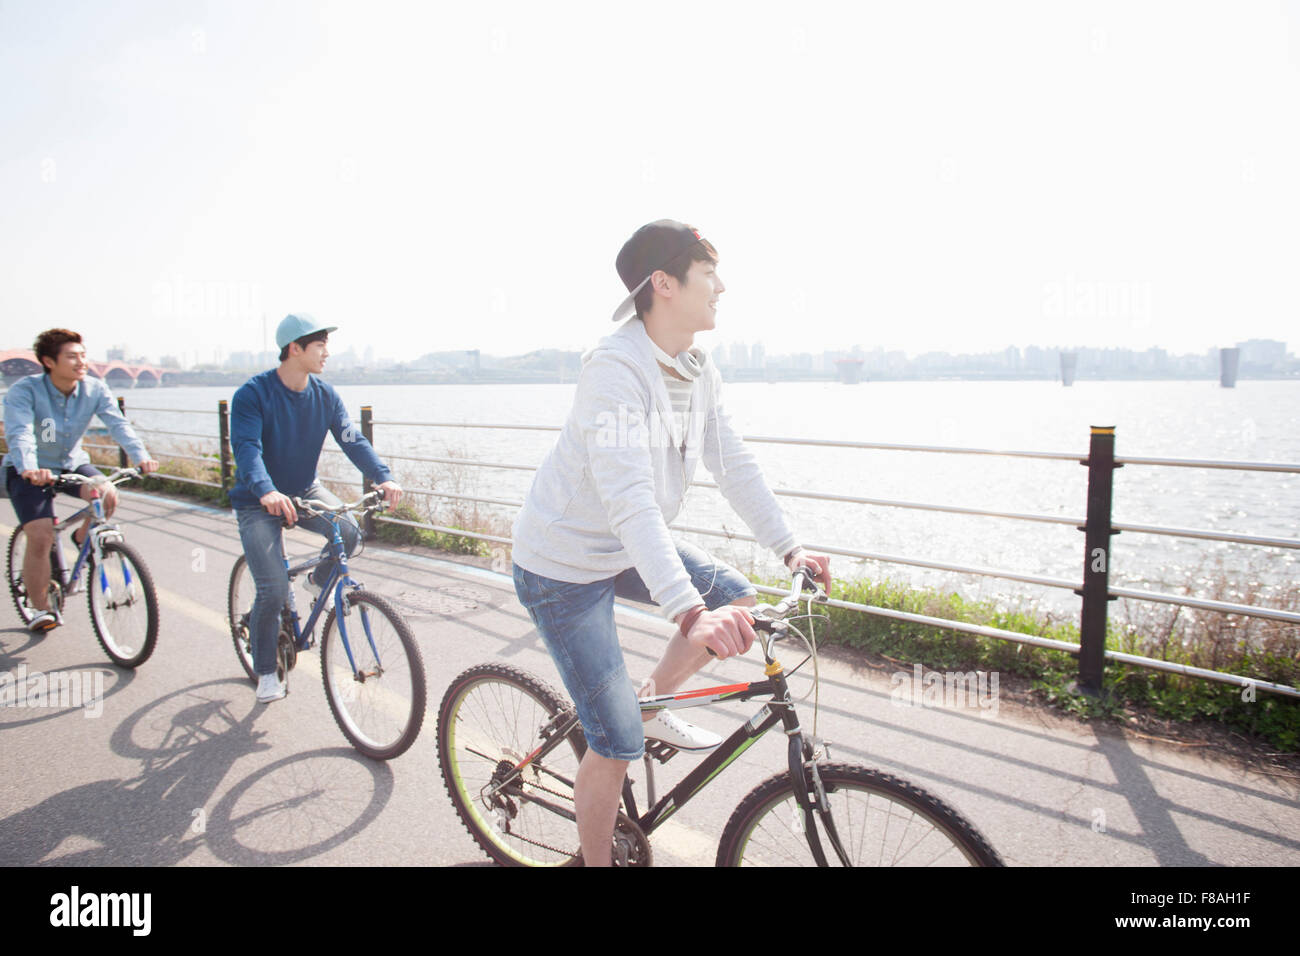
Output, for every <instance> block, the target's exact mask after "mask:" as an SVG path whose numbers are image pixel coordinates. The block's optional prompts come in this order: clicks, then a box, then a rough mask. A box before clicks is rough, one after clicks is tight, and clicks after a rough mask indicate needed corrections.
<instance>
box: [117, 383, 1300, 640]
mask: <svg viewBox="0 0 1300 956" xmlns="http://www.w3.org/2000/svg"><path fill="white" fill-rule="evenodd" d="M233 391H234V389H233V388H232V387H214V388H174V389H173V388H167V389H158V390H148V391H146V390H140V391H133V392H126V393H124V394H125V397H126V401H127V406H128V413H129V414H130V417H131V418H132V419H133V420H134V421H136V422H137V423H138V424H139V425H140V426H141V427H142V428H144V429H150V428H152V429H163V430H166V431H180V432H194V433H196V434H203V435H210V436H213V440H212V441H211V445H212V446H215V434H216V421H217V420H216V416H215V415H214V414H211V413H212V412H213V411H214V410H215V407H216V402H217V400H218V399H220V398H229V397H230V396H231V395H232V394H233ZM339 391H340V393H341V394H342V396H343V399H344V401H345V402H346V403H347V405H348V407H349V409H351V410H352V412H353V414H354V416H358V417H359V413H360V407H361V405H363V404H369V405H371V406H373V408H374V416H375V419H376V422H377V424H376V426H375V444H376V446H377V448H378V450H379V452H380V454H381V455H403V454H405V455H417V456H430V457H433V456H439V457H441V456H449V457H457V458H468V459H472V460H477V461H489V462H496V463H515V464H525V465H531V466H535V465H536V464H537V463H539V462H540V461H541V459H542V457H543V456H544V455H545V453H546V451H547V449H548V448H549V447H550V445H551V443H552V442H553V441H554V433H549V432H528V431H501V430H485V429H469V428H460V427H438V428H430V427H417V426H405V425H396V424H390V423H393V422H406V421H439V422H449V423H495V424H529V425H558V424H560V423H561V422H562V421H563V420H564V416H565V415H566V414H567V412H568V409H569V406H570V404H571V402H572V399H573V392H574V386H573V385H502V386H487V385H473V386H470V385H464V386H461V385H424V386H420V385H416V386H382V385H366V386H346V387H342V388H340V389H339ZM724 398H725V401H726V406H727V409H728V411H729V413H730V414H731V416H732V420H733V424H734V426H735V427H736V428H737V429H738V430H739V431H740V432H741V433H742V434H745V435H761V436H773V437H799V438H822V439H838V440H848V441H865V442H893V443H904V444H921V445H945V446H960V447H975V448H986V449H1003V450H1023V451H1050V452H1064V453H1069V454H1072V455H1077V456H1078V457H1079V458H1083V457H1085V456H1086V454H1087V449H1088V440H1089V426H1091V425H1113V426H1115V427H1116V454H1117V456H1118V457H1120V458H1123V457H1125V456H1134V457H1168V458H1198V459H1220V460H1222V459H1227V460H1234V461H1282V462H1291V463H1296V462H1300V382H1286V381H1245V382H1240V383H1238V386H1237V388H1235V389H1223V388H1220V387H1219V386H1218V384H1217V383H1215V382H1184V381H1158V382H1078V383H1076V384H1075V385H1074V386H1073V387H1071V388H1064V387H1062V386H1061V385H1060V384H1059V383H1049V382H966V381H928V382H865V383H862V384H858V385H842V384H839V383H821V382H808V383H781V384H771V385H769V384H764V383H753V384H749V383H743V384H742V383H737V384H731V385H728V386H726V389H725V392H724ZM162 409H166V410H165V411H164V410H162ZM177 409H180V410H186V411H192V412H194V413H195V414H181V413H178V412H177V411H175V410H177ZM146 440H147V441H149V443H150V447H151V448H152V449H154V450H155V451H156V452H162V451H165V450H167V449H168V448H171V449H173V450H177V449H179V448H182V447H184V446H185V445H186V444H188V443H191V442H192V443H194V444H203V442H202V440H200V439H188V438H183V437H180V438H178V437H171V436H163V435H159V434H153V435H147V436H146ZM326 447H327V448H333V447H334V446H333V442H332V441H331V440H327V442H326ZM752 448H753V451H754V453H755V454H756V455H757V457H758V458H759V460H760V461H761V462H762V464H763V468H764V473H765V474H766V476H767V478H768V481H769V483H770V484H771V485H772V486H773V487H775V488H788V489H805V490H813V491H818V492H825V493H832V494H841V495H856V496H865V497H873V498H895V499H903V500H908V501H915V502H925V503H935V504H947V505H959V506H964V507H971V508H983V509H991V510H1000V511H1014V512H1022V513H1024V512H1028V513H1034V514H1047V515H1064V516H1070V517H1082V516H1083V515H1084V513H1085V510H1086V500H1085V493H1086V477H1087V469H1086V468H1084V467H1082V466H1081V465H1080V464H1079V463H1078V462H1077V461H1041V460H1031V459H1023V458H1008V457H993V456H985V455H953V454H934V453H921V452H909V451H892V450H890V451H887V450H863V449H845V448H813V447H799V446H788V445H769V444H758V443H756V444H754V445H753V446H752ZM394 465H395V470H396V471H397V472H398V475H399V478H400V479H401V480H402V482H403V484H404V485H407V486H408V487H421V488H435V489H437V490H440V491H450V492H454V493H458V494H469V495H478V496H485V497H496V498H507V499H520V498H522V497H523V496H524V494H525V493H526V491H527V487H528V483H529V481H530V480H531V473H530V472H527V471H511V470H503V469H490V468H478V467H465V466H452V465H442V464H420V463H411V462H402V461H395V462H394ZM321 470H322V474H338V475H345V474H347V473H350V474H351V475H352V476H353V477H355V474H356V473H355V471H353V470H352V469H351V466H350V464H349V463H348V462H347V460H346V459H344V458H343V457H342V456H341V455H338V454H327V455H325V456H324V457H323V458H322V468H321ZM696 479H697V480H703V481H708V480H710V476H709V475H708V473H707V472H706V471H705V470H704V469H703V467H701V468H700V470H699V471H698V472H697V474H696ZM425 500H428V501H430V502H431V503H433V504H434V506H435V507H436V508H437V509H439V510H438V511H437V512H436V514H437V516H438V518H439V520H453V519H454V517H455V516H454V515H453V514H452V512H451V510H450V509H451V508H452V507H456V506H454V505H452V504H450V503H447V502H443V503H439V502H438V501H437V499H425ZM781 501H782V506H783V507H784V508H785V510H786V512H787V514H788V515H789V517H790V520H791V523H792V524H793V525H794V527H795V528H796V529H797V532H798V533H799V535H800V537H801V538H802V540H805V541H808V542H813V543H818V544H823V545H830V546H836V547H844V548H851V549H855V550H864V551H871V552H877V553H885V554H891V555H902V556H908V557H915V558H923V559H927V560H933V561H940V562H946V563H953V564H963V565H975V566H979V567H988V568H996V569H1002V570H1009V571H1014V572H1018V573H1026V574H1033V575H1044V576H1050V577H1055V578H1064V579H1067V580H1070V581H1072V582H1076V583H1077V582H1079V581H1081V580H1082V570H1083V535H1082V533H1080V532H1079V531H1077V530H1075V529H1074V528H1073V527H1072V526H1065V525H1050V524H1043V523H1039V522H1027V521H1013V520H1005V519H997V518H987V517H975V516H962V515H951V514H943V513H935V512H927V511H917V510H910V509H900V508H890V507H880V506H864V505H859V504H843V503H833V502H825V501H813V500H808V499H801V498H783V499H781ZM458 507H460V508H461V509H464V508H467V507H470V508H472V507H473V506H466V505H464V504H461V505H459V506H458ZM512 515H513V509H511V508H508V507H500V506H492V505H480V506H478V511H477V513H476V514H475V515H474V517H476V518H477V520H479V521H484V520H487V521H488V522H489V523H495V524H496V526H497V527H498V529H502V530H503V529H506V528H508V526H509V521H510V519H511V517H512ZM461 517H465V515H464V513H463V511H462V514H461ZM678 520H679V522H680V523H682V524H690V525H697V526H705V527H711V528H722V529H726V530H728V531H731V532H740V533H745V532H746V531H747V529H745V528H744V527H743V525H742V524H741V522H740V521H739V519H738V518H737V517H736V515H735V514H734V512H732V511H731V510H730V509H729V508H728V507H727V505H726V503H725V501H724V500H723V499H722V498H721V496H720V495H719V494H718V493H717V492H716V491H713V490H710V489H699V488H697V489H693V490H692V492H691V494H690V496H689V497H688V499H687V506H686V509H685V511H684V512H683V514H682V516H681V517H680V518H679V519H678ZM1114 520H1115V521H1116V522H1117V523H1134V524H1148V525H1162V526H1173V527H1177V528H1194V529H1203V530H1213V531H1218V532H1228V533H1234V534H1250V535H1266V536H1271V537H1288V538H1296V537H1300V475H1297V474H1294V473H1292V474H1287V473H1262V472H1242V471H1221V470H1213V469H1205V468H1173V467H1156V466H1148V465H1136V464H1130V465H1128V466H1126V467H1124V468H1121V469H1119V470H1118V471H1117V472H1116V475H1115V504H1114ZM697 541H698V543H700V544H701V545H703V546H705V547H708V548H710V549H711V550H714V551H716V552H717V553H720V554H722V555H724V556H725V557H727V558H728V559H730V560H732V561H733V562H735V563H737V564H739V565H740V566H742V567H747V568H754V569H759V570H767V571H769V572H775V571H776V570H777V566H776V565H775V564H774V563H771V562H767V560H766V558H765V556H764V555H761V554H759V553H757V551H756V549H755V548H754V547H753V546H752V545H749V544H747V543H744V542H735V541H727V540H724V539H719V538H703V537H700V538H698V539H697ZM1297 557H1298V552H1297V551H1295V550H1286V549H1279V548H1260V547H1247V546H1242V545H1235V544H1227V543H1220V542H1209V541H1203V540H1196V539H1186V538H1170V537H1165V536H1157V535H1151V534H1140V533H1132V532H1125V533H1123V534H1120V535H1117V536H1116V537H1115V539H1114V551H1113V556H1112V564H1111V582H1112V584H1113V585H1119V586H1128V587H1141V588H1147V589H1151V590H1158V591H1166V592H1171V593H1183V590H1184V588H1190V590H1191V591H1192V593H1198V594H1201V595H1203V596H1218V597H1223V598H1227V599H1234V600H1239V599H1242V598H1244V597H1249V596H1250V592H1251V590H1252V588H1254V587H1255V586H1256V584H1258V586H1259V587H1260V588H1261V589H1262V591H1263V593H1262V594H1261V595H1259V596H1257V598H1256V600H1260V601H1263V602H1264V603H1268V598H1269V596H1270V594H1272V593H1273V592H1274V591H1275V590H1276V588H1278V587H1283V586H1287V585H1289V584H1293V583H1294V582H1295V580H1296V577H1297V574H1296V572H1297V570H1298V569H1297ZM835 567H836V571H837V575H843V576H854V575H857V574H869V575H872V576H879V575H882V574H883V575H887V576H890V577H894V578H896V579H898V580H902V581H908V582H911V583H914V584H923V585H927V586H948V587H952V588H955V589H957V590H960V591H961V592H962V593H964V594H965V595H966V596H968V597H979V596H988V597H996V598H998V599H1001V600H1004V601H1007V600H1011V601H1019V602H1032V603H1037V604H1038V606H1040V607H1043V608H1048V609H1056V610H1060V611H1061V612H1062V613H1066V614H1070V613H1074V612H1077V608H1078V598H1077V597H1075V596H1074V595H1073V594H1072V593H1071V592H1070V591H1068V590H1058V589H1051V588H1041V587H1036V586H1033V585H1028V584H1021V583H1016V582H1010V581H1002V580H999V579H995V578H989V577H977V576H970V575H956V574H951V573H948V572H939V571H931V570H921V569H916V568H910V567H906V566H902V565H888V566H882V565H880V564H877V563H875V562H861V561H856V560H851V559H848V558H837V559H836V565H835ZM1225 576H1226V578H1227V580H1228V581H1229V582H1230V583H1231V585H1232V586H1233V589H1234V590H1235V591H1236V592H1237V593H1236V594H1235V595H1233V594H1226V593H1220V592H1218V591H1216V590H1215V589H1214V587H1213V583H1212V582H1213V581H1214V580H1216V579H1223V578H1224V577H1225Z"/></svg>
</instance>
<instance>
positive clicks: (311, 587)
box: [302, 574, 334, 620]
mask: <svg viewBox="0 0 1300 956" xmlns="http://www.w3.org/2000/svg"><path fill="white" fill-rule="evenodd" d="M302 586H303V588H305V589H306V591H307V593H308V594H309V595H311V603H312V606H313V607H314V606H315V605H316V602H317V601H318V600H320V592H321V587H320V585H319V584H317V583H316V582H315V581H313V580H312V579H311V575H310V574H309V575H307V576H306V577H305V578H303V581H302ZM333 604H334V589H333V588H330V593H329V595H328V596H327V597H326V598H325V607H324V608H323V609H322V610H321V614H322V615H324V614H326V613H328V612H329V609H330V607H331V606H333ZM307 613H308V614H310V613H311V611H310V610H309V611H308V612H307ZM322 620H324V618H323V617H322Z"/></svg>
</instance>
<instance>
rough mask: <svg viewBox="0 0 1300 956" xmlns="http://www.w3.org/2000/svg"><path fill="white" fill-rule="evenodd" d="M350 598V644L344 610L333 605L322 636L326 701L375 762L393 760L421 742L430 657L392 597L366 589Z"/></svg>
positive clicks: (347, 596) (350, 594) (341, 725)
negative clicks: (342, 619) (426, 657)
mask: <svg viewBox="0 0 1300 956" xmlns="http://www.w3.org/2000/svg"><path fill="white" fill-rule="evenodd" d="M344 600H346V601H347V602H348V605H349V610H348V613H347V632H348V633H347V640H346V642H345V641H344V639H343V632H342V630H341V629H340V628H339V626H338V624H339V622H338V618H337V616H336V615H337V612H338V608H330V612H329V616H328V617H326V618H325V631H324V636H323V637H322V638H321V645H320V668H321V674H322V676H323V677H324V679H325V699H326V700H327V701H329V705H330V711H331V712H332V713H333V714H334V720H335V721H336V722H337V723H338V725H339V729H340V730H342V731H343V736H345V737H347V738H348V740H349V741H350V742H351V743H352V746H354V747H356V748H357V750H359V751H361V752H362V753H363V754H365V755H366V756H367V757H371V758H373V759H375V760H391V759H392V758H393V757H397V756H399V755H401V754H403V753H405V752H406V750H407V748H408V747H410V746H411V744H412V743H414V742H415V738H416V737H417V736H418V735H419V733H420V727H421V725H422V724H423V723H424V704H425V688H424V659H423V658H422V657H421V656H420V649H419V647H417V646H416V643H415V638H414V637H413V636H412V635H411V631H410V628H408V627H407V626H406V622H405V621H403V620H402V619H401V617H399V616H398V614H397V612H396V611H395V610H393V608H392V606H391V605H390V604H389V603H388V602H387V601H385V600H383V599H382V598H380V597H378V596H377V595H374V594H369V593H367V592H366V591H345V592H344ZM349 652H351V657H350V659H349Z"/></svg>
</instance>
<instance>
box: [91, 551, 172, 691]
mask: <svg viewBox="0 0 1300 956" xmlns="http://www.w3.org/2000/svg"><path fill="white" fill-rule="evenodd" d="M86 574H87V577H88V578H89V580H88V582H87V586H86V600H87V603H88V604H89V605H90V623H91V625H92V626H93V627H94V628H95V636H96V637H97V638H99V643H100V646H101V647H103V648H104V652H105V653H106V654H108V656H109V657H110V658H112V660H113V663H114V664H117V665H119V666H121V667H139V666H140V665H141V664H143V663H144V662H145V661H147V660H148V659H149V655H150V654H152V653H153V649H154V645H155V644H156V643H157V641H158V595H157V594H156V593H155V591H154V586H153V578H152V576H150V574H149V569H148V568H146V567H145V565H144V562H143V561H142V560H141V559H140V555H139V554H137V553H136V551H135V549H134V548H132V547H131V546H130V545H128V544H127V543H126V542H124V541H105V542H104V543H103V547H102V559H101V560H96V559H95V553H94V551H91V555H90V564H89V567H88V568H87V569H86Z"/></svg>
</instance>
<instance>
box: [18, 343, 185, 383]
mask: <svg viewBox="0 0 1300 956" xmlns="http://www.w3.org/2000/svg"><path fill="white" fill-rule="evenodd" d="M40 371H42V368H41V363H40V362H38V361H37V360H36V353H35V352H33V351H32V350H31V349H9V350H8V351H4V350H0V375H3V376H4V380H5V384H6V385H12V384H13V383H14V382H16V381H18V379H20V378H22V377H23V376H26V375H35V374H36V373H37V372H40ZM176 371H177V369H174V368H159V367H158V366H156V365H128V364H127V363H126V362H116V361H113V362H91V363H90V374H91V375H93V376H95V377H96V378H102V379H103V380H104V381H105V382H107V383H108V384H109V385H110V386H112V387H113V388H156V387H157V386H159V385H161V384H162V379H163V376H164V375H167V374H170V373H173V372H176Z"/></svg>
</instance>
